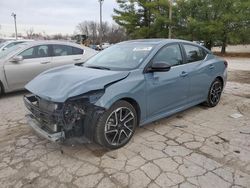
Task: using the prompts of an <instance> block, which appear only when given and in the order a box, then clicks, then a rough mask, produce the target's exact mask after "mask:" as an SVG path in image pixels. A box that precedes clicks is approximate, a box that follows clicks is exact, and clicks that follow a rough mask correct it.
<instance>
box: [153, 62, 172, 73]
mask: <svg viewBox="0 0 250 188" xmlns="http://www.w3.org/2000/svg"><path fill="white" fill-rule="evenodd" d="M170 69H171V65H169V64H168V63H167V62H164V61H159V62H154V63H153V64H152V66H151V67H150V68H149V72H167V71H169V70H170Z"/></svg>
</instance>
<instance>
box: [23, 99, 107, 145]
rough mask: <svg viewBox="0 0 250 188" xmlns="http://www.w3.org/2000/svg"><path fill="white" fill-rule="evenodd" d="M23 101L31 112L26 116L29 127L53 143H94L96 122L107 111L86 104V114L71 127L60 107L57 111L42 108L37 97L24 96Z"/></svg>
mask: <svg viewBox="0 0 250 188" xmlns="http://www.w3.org/2000/svg"><path fill="white" fill-rule="evenodd" d="M23 99H24V104H25V106H26V107H27V109H28V110H29V112H30V113H29V114H27V115H26V118H27V122H28V124H29V126H30V127H31V128H32V129H33V130H34V131H35V132H36V133H37V134H38V135H40V136H42V137H44V138H46V139H48V140H50V141H52V142H65V141H71V140H77V142H80V143H86V142H88V143H90V142H92V141H94V139H95V128H96V126H95V125H96V122H97V121H98V119H99V117H100V116H101V115H102V114H103V112H104V111H105V109H104V108H102V107H98V106H95V105H94V104H91V103H88V102H85V104H84V105H85V107H86V109H84V110H86V111H85V113H84V114H83V115H82V116H81V118H80V119H79V120H78V121H77V122H75V123H74V125H73V126H72V127H70V126H69V124H67V122H66V120H65V117H64V116H63V112H64V111H63V108H61V107H59V108H58V109H55V110H51V108H50V107H47V106H45V108H44V106H43V107H42V108H40V103H39V101H40V100H42V99H40V98H39V97H37V96H35V95H29V96H24V98H23ZM50 104H53V102H51V103H48V105H50ZM61 105H63V106H64V105H65V104H61ZM61 105H59V106H61ZM49 109H50V110H49Z"/></svg>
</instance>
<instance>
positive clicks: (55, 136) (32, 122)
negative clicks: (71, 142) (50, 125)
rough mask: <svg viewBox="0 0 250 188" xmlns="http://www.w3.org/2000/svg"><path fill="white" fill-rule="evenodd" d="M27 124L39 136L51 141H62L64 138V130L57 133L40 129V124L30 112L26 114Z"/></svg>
mask: <svg viewBox="0 0 250 188" xmlns="http://www.w3.org/2000/svg"><path fill="white" fill-rule="evenodd" d="M26 119H27V123H28V125H29V126H30V127H31V128H32V129H33V130H34V131H35V132H36V133H37V134H38V135H39V136H41V137H43V138H46V139H48V140H50V141H52V142H62V141H63V140H64V139H65V133H64V131H61V132H57V133H51V134H50V133H48V132H47V131H46V130H44V129H42V126H41V124H40V123H39V122H38V121H37V120H36V119H35V118H34V116H33V115H32V114H27V115H26Z"/></svg>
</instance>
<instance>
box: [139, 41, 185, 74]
mask: <svg viewBox="0 0 250 188" xmlns="http://www.w3.org/2000/svg"><path fill="white" fill-rule="evenodd" d="M171 45H178V46H179V49H180V52H181V57H182V63H181V64H179V65H173V66H171V68H172V67H177V66H181V65H183V64H185V61H184V60H185V58H184V54H183V51H182V46H181V44H180V43H179V42H173V43H169V44H165V45H163V46H162V47H161V48H160V49H159V50H158V51H157V52H156V53H155V54H154V56H153V57H152V58H151V59H150V61H149V62H148V64H147V65H146V66H145V67H144V70H143V73H148V69H149V68H150V66H151V65H152V64H153V59H154V58H155V56H156V55H157V54H158V53H159V52H160V51H161V50H162V49H163V48H165V47H168V46H171Z"/></svg>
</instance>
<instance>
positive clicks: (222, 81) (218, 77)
mask: <svg viewBox="0 0 250 188" xmlns="http://www.w3.org/2000/svg"><path fill="white" fill-rule="evenodd" d="M215 79H218V80H220V81H221V83H222V88H224V80H223V78H222V77H221V76H217V77H216V78H215Z"/></svg>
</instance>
